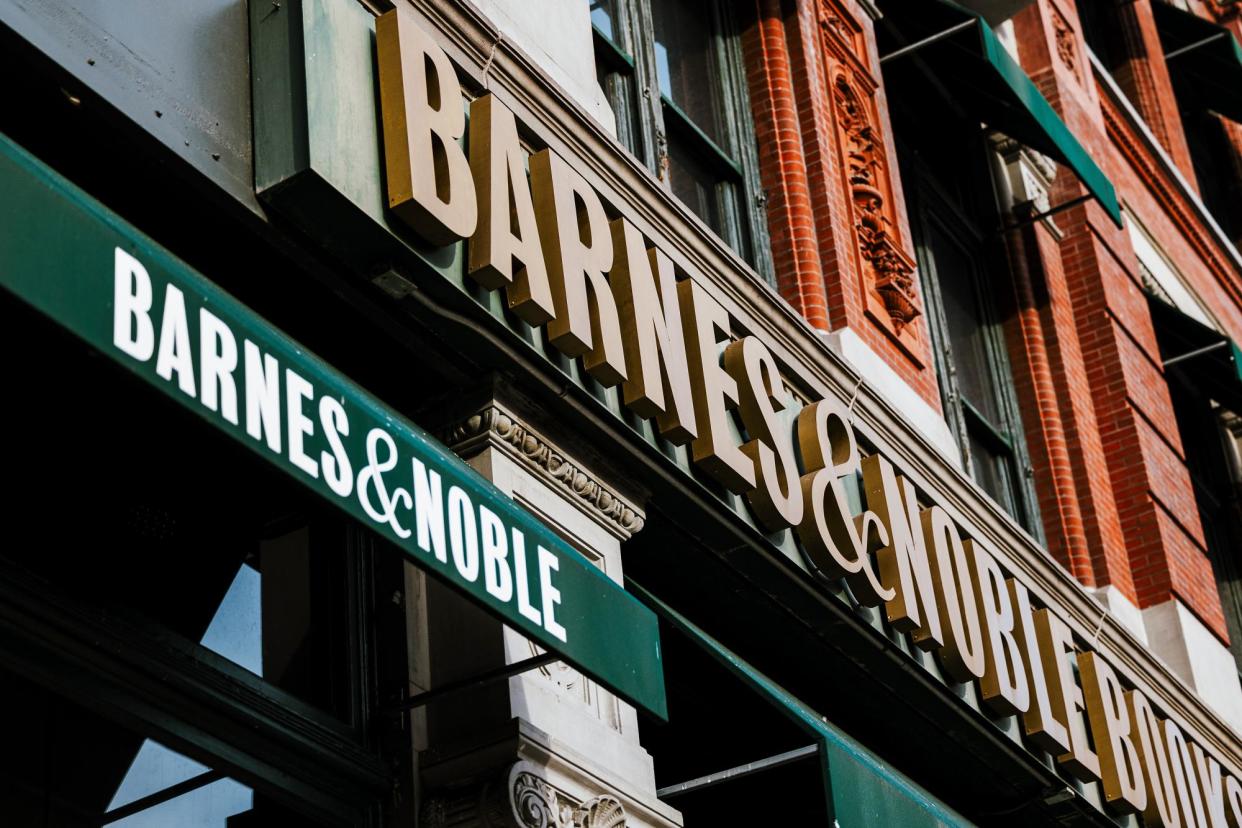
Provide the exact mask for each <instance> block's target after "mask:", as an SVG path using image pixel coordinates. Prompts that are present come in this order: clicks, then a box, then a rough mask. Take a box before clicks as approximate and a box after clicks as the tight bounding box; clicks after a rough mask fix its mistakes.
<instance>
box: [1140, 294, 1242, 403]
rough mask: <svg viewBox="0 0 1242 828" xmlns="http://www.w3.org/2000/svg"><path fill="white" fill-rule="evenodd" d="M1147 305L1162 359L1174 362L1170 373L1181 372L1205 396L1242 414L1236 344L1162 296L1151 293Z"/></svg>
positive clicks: (1241, 366) (1240, 358) (1241, 359)
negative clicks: (1161, 297)
mask: <svg viewBox="0 0 1242 828" xmlns="http://www.w3.org/2000/svg"><path fill="white" fill-rule="evenodd" d="M1147 304H1148V306H1149V307H1150V308H1151V321H1152V325H1153V326H1154V327H1155V329H1156V340H1157V342H1158V343H1159V344H1160V358H1161V359H1162V360H1164V361H1165V362H1166V363H1169V362H1170V361H1171V364H1169V365H1168V366H1167V370H1170V371H1178V372H1181V373H1182V374H1183V375H1184V376H1185V377H1187V378H1188V379H1189V380H1190V381H1191V383H1192V384H1193V385H1194V386H1195V387H1196V388H1198V389H1200V390H1201V391H1202V392H1203V393H1204V395H1205V396H1207V397H1210V398H1211V399H1213V400H1215V401H1216V402H1218V403H1220V404H1221V405H1222V406H1224V407H1225V408H1228V409H1229V410H1230V411H1233V412H1235V413H1239V414H1242V350H1239V348H1238V345H1237V343H1236V342H1234V341H1233V340H1232V339H1230V338H1229V337H1227V336H1225V335H1224V334H1222V333H1221V332H1219V331H1217V330H1215V329H1213V328H1210V327H1208V326H1207V325H1204V324H1203V323H1202V322H1200V321H1199V320H1197V319H1195V318H1194V317H1192V316H1188V315H1187V314H1185V313H1182V312H1181V311H1180V310H1178V309H1177V308H1175V307H1173V306H1172V305H1170V304H1169V303H1168V302H1165V301H1164V300H1163V299H1160V298H1159V297H1156V296H1153V295H1150V294H1149V295H1148V297H1147ZM1208 349H1210V350H1208ZM1192 354H1193V356H1191V355H1192Z"/></svg>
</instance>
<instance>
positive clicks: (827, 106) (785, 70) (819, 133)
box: [742, 0, 940, 411]
mask: <svg viewBox="0 0 1242 828" xmlns="http://www.w3.org/2000/svg"><path fill="white" fill-rule="evenodd" d="M749 2H750V3H752V4H753V15H754V17H753V19H752V20H751V21H750V23H749V24H748V25H747V26H746V28H745V30H744V32H743V37H742V45H743V51H744V54H745V58H746V63H747V68H748V76H749V86H750V90H749V91H750V99H751V109H752V112H753V115H754V118H755V130H756V137H757V139H758V143H759V147H760V154H761V159H760V163H761V176H762V180H763V187H764V190H765V193H766V196H767V204H768V227H769V232H770V233H771V235H772V239H773V254H774V261H775V266H776V276H777V286H778V289H779V290H780V292H781V295H782V296H784V297H785V299H787V300H788V301H789V302H790V303H791V304H792V305H793V306H794V307H795V308H798V309H799V310H800V311H801V312H802V313H803V315H804V316H806V317H807V319H808V320H809V321H810V322H811V323H812V324H813V325H815V326H816V327H820V328H823V329H825V330H830V331H831V330H839V329H841V328H846V327H848V328H850V329H851V330H852V331H853V332H854V333H856V334H857V335H858V336H859V338H860V339H862V341H863V342H865V343H866V344H867V345H868V346H869V347H870V348H871V349H872V350H874V351H875V352H876V353H878V354H879V355H880V356H881V357H882V358H883V359H884V360H885V361H886V362H887V363H888V364H889V365H890V366H892V367H893V369H894V370H895V371H896V372H897V374H898V375H899V376H901V377H902V379H904V380H905V381H906V382H907V383H908V384H909V385H910V386H911V387H913V388H914V390H915V391H916V392H917V393H918V394H919V395H920V396H921V397H922V398H923V399H924V400H926V401H927V402H928V403H929V404H930V405H931V406H932V408H933V409H935V410H936V411H939V410H940V393H939V386H938V385H937V381H936V377H935V373H934V368H933V363H932V359H931V351H930V345H929V338H928V332H927V326H926V324H925V321H924V319H923V318H922V317H918V318H916V319H915V320H914V321H913V322H912V323H910V324H907V325H905V326H904V327H902V328H901V329H900V331H897V330H895V329H894V327H895V326H894V325H893V324H891V323H890V321H889V319H888V316H887V314H885V313H884V312H883V305H882V302H881V301H880V299H879V294H878V293H876V292H875V291H874V290H873V289H872V285H871V281H872V277H871V275H870V274H869V273H868V271H867V262H866V260H865V258H864V257H863V256H862V254H861V253H860V241H859V237H858V231H857V229H856V224H857V213H856V208H855V205H854V198H853V195H852V193H851V190H850V184H849V181H848V180H847V177H846V175H845V169H846V166H847V162H846V155H847V151H848V150H847V148H845V147H844V146H843V139H842V128H841V117H840V112H839V111H838V109H839V107H838V103H837V99H836V96H835V93H834V85H833V84H834V78H835V77H836V76H837V74H838V73H840V72H842V71H844V72H847V73H849V74H850V76H851V77H854V78H857V79H858V80H859V82H860V84H861V87H860V88H861V89H862V91H864V92H868V91H870V92H871V94H870V96H869V97H868V99H867V101H866V102H865V103H866V105H867V106H869V107H870V108H871V109H870V113H869V114H870V116H871V117H872V118H873V119H874V127H875V129H876V132H877V134H879V135H880V137H881V138H882V139H883V140H882V146H881V147H880V149H879V151H878V155H879V161H880V167H881V168H882V171H881V172H880V174H879V175H880V176H882V177H883V178H884V179H886V180H884V181H883V182H882V183H883V186H881V187H880V188H879V189H881V190H882V192H883V202H884V203H883V207H882V209H883V211H884V212H885V214H886V220H887V221H888V222H889V225H888V233H889V235H890V237H891V238H892V239H893V241H894V243H895V245H896V247H897V248H898V249H899V251H900V254H901V255H902V256H904V257H905V258H906V259H908V260H910V261H911V262H912V261H913V255H912V254H913V251H912V249H911V246H910V233H909V225H908V222H907V219H906V216H905V206H904V201H903V198H902V193H901V189H900V182H899V181H898V180H897V173H896V164H895V161H894V160H893V159H895V153H894V148H893V146H892V140H891V137H890V133H891V130H890V129H889V124H888V117H887V108H886V105H885V101H884V97H883V90H882V88H876V89H871V88H870V85H871V84H874V83H876V82H877V81H878V78H879V68H878V63H876V58H875V39H874V34H873V32H872V30H871V26H870V18H869V17H867V15H866V14H865V13H864V12H863V11H862V9H861V8H860V7H859V6H858V5H857V3H856V2H855V0H842V2H840V3H836V2H832V0H797V2H793V0H785V2H781V1H780V0H749ZM750 14H751V11H750V9H749V8H748V11H747V16H748V17H749V16H750ZM841 44H845V45H846V50H847V51H848V54H844V55H843V54H840V53H838V52H836V51H834V49H838V48H841ZM812 242H813V243H812ZM782 248H783V249H782ZM913 295H914V301H915V303H916V304H917V305H918V306H919V307H920V308H921V307H922V297H921V294H920V292H919V290H918V288H917V285H916V286H915V288H914V294H913Z"/></svg>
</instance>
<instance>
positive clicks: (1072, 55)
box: [1052, 7, 1079, 77]
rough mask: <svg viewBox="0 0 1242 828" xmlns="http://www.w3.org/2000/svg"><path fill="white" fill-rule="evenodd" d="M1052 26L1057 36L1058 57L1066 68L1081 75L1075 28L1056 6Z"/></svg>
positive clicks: (1076, 74) (1053, 11)
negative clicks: (1071, 26)
mask: <svg viewBox="0 0 1242 828" xmlns="http://www.w3.org/2000/svg"><path fill="white" fill-rule="evenodd" d="M1052 28H1053V32H1054V35H1055V37H1056V44H1057V57H1059V58H1060V59H1061V64H1062V65H1063V66H1065V68H1066V69H1068V70H1070V71H1071V72H1073V73H1074V76H1075V77H1079V73H1078V45H1077V43H1076V42H1075V38H1074V30H1073V29H1072V28H1070V24H1069V21H1068V20H1066V19H1065V16H1064V15H1062V14H1061V12H1060V11H1058V10H1057V9H1056V7H1053V9H1052Z"/></svg>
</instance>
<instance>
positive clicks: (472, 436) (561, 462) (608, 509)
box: [445, 401, 645, 540]
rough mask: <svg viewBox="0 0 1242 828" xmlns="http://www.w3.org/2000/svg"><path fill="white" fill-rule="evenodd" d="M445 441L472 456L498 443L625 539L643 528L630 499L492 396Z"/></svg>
mask: <svg viewBox="0 0 1242 828" xmlns="http://www.w3.org/2000/svg"><path fill="white" fill-rule="evenodd" d="M445 442H446V443H448V445H449V446H450V447H451V448H452V449H453V450H454V451H456V452H457V453H458V454H459V455H462V456H464V457H470V456H473V455H475V454H478V453H479V452H480V451H482V450H483V448H484V447H486V446H492V447H494V448H497V449H499V450H501V451H503V452H505V453H506V454H507V455H509V456H510V457H512V458H513V459H514V460H516V461H517V462H519V463H521V464H522V465H524V466H526V467H527V468H529V469H530V470H531V471H533V472H534V473H535V474H536V475H537V476H539V477H542V478H543V479H544V480H546V481H547V482H548V483H549V484H550V485H551V486H552V487H553V488H555V489H559V490H560V491H562V492H564V493H566V494H568V495H569V496H570V497H571V498H572V500H573V502H575V503H576V504H578V505H579V506H580V507H582V508H583V509H584V510H586V511H587V512H588V514H590V515H591V516H592V517H594V518H595V519H596V520H597V521H599V522H600V523H601V524H603V525H604V526H605V528H607V529H608V530H609V531H611V532H613V533H614V534H616V535H618V536H619V537H620V538H622V539H623V540H625V539H628V538H630V537H631V536H633V535H634V534H635V533H636V532H638V531H640V530H641V529H642V528H643V523H644V520H645V518H644V515H643V513H642V512H641V511H640V510H639V509H638V507H637V506H635V505H634V504H632V503H630V502H628V501H626V500H625V499H623V498H622V497H621V495H619V494H618V493H617V492H616V491H615V490H613V489H611V488H609V487H607V486H605V485H604V484H602V483H601V482H600V481H599V480H598V478H596V477H595V476H594V475H593V474H592V473H591V472H589V471H587V470H586V469H585V468H583V467H582V465H581V464H580V463H578V462H577V461H575V460H572V459H571V458H569V457H568V456H567V455H566V454H565V453H563V452H562V451H560V450H559V449H557V448H556V446H554V445H553V444H552V443H551V442H550V441H549V440H547V438H545V437H543V436H542V435H541V434H539V433H538V432H536V431H535V430H534V429H532V428H531V427H530V426H528V425H527V424H526V423H524V422H522V421H521V420H519V419H518V418H517V416H516V415H514V414H513V413H512V412H510V411H508V410H506V409H505V408H503V407H502V406H501V405H500V404H498V403H496V402H495V401H493V402H491V403H488V404H487V405H486V406H485V407H484V408H482V409H480V410H479V411H476V412H475V413H473V414H471V415H470V416H469V417H467V418H466V419H465V420H464V421H462V422H460V423H458V424H457V425H456V426H453V427H452V428H450V429H449V430H448V431H447V433H446V434H445Z"/></svg>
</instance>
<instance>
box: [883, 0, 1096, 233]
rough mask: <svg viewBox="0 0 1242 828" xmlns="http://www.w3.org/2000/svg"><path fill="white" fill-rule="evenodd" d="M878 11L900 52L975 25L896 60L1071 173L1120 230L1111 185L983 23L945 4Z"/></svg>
mask: <svg viewBox="0 0 1242 828" xmlns="http://www.w3.org/2000/svg"><path fill="white" fill-rule="evenodd" d="M882 5H883V8H884V10H885V17H886V18H887V20H888V22H889V24H890V30H895V31H897V32H899V33H900V36H901V39H902V40H903V41H904V43H901V44H899V46H903V45H906V44H915V43H918V42H919V41H921V40H923V39H925V38H929V37H932V36H934V35H937V34H940V33H942V32H946V31H948V30H949V29H952V28H953V27H954V26H960V25H961V24H962V23H963V22H972V21H973V23H974V25H970V26H967V27H964V28H962V29H960V30H959V31H957V32H954V33H953V34H951V35H949V36H947V37H944V38H942V39H940V40H936V41H935V42H931V43H928V44H927V45H926V46H923V47H922V48H920V49H918V50H917V51H916V52H914V53H913V54H912V55H909V56H903V57H898V58H896V59H895V60H896V61H906V60H910V59H911V58H917V59H918V60H920V61H922V62H923V63H924V64H925V65H926V66H927V67H928V68H930V70H931V71H932V72H934V73H935V75H936V78H937V79H938V80H939V81H940V83H941V84H942V85H943V86H944V87H945V88H946V89H948V90H949V91H950V92H951V94H952V95H953V96H954V98H955V100H956V102H957V103H958V104H959V105H960V106H961V107H962V109H964V110H966V111H968V112H970V113H971V114H972V115H973V116H975V117H977V118H978V119H979V120H980V121H982V122H984V123H986V124H987V125H988V126H989V127H991V128H993V129H997V130H1000V131H1001V132H1003V133H1005V134H1006V135H1009V136H1010V137H1012V138H1015V139H1017V140H1019V141H1021V142H1022V143H1024V144H1026V145H1027V146H1029V147H1031V148H1033V149H1036V150H1038V151H1039V152H1042V153H1043V154H1045V155H1047V156H1050V157H1051V158H1054V159H1055V160H1057V161H1058V162H1060V163H1061V164H1063V165H1065V166H1066V167H1068V168H1069V169H1071V170H1072V171H1073V172H1074V175H1076V176H1077V177H1078V180H1079V181H1081V182H1082V185H1083V186H1084V187H1085V188H1086V189H1087V192H1088V193H1090V194H1091V196H1093V197H1094V198H1095V199H1096V201H1098V202H1099V204H1100V206H1101V207H1103V208H1104V210H1105V212H1107V213H1108V215H1109V216H1110V217H1111V218H1112V220H1113V221H1114V222H1115V223H1116V224H1117V226H1118V227H1120V226H1121V208H1120V206H1119V205H1118V203H1117V193H1116V191H1115V190H1114V189H1113V185H1112V182H1110V181H1109V180H1108V177H1107V176H1105V175H1104V173H1103V171H1101V170H1100V168H1099V167H1098V166H1097V165H1096V163H1095V161H1094V160H1092V158H1091V156H1090V155H1089V154H1088V153H1087V150H1086V149H1085V148H1084V147H1083V145H1082V144H1081V143H1079V141H1078V139H1077V138H1075V137H1074V134H1073V133H1072V132H1070V129H1069V127H1068V126H1066V125H1065V122H1064V121H1062V120H1061V118H1060V116H1058V115H1057V113H1056V111H1055V110H1054V109H1053V108H1052V105H1051V104H1049V103H1048V100H1047V99H1046V98H1045V97H1044V96H1043V95H1042V94H1040V91H1039V89H1038V88H1036V86H1035V84H1034V83H1033V82H1032V81H1031V79H1030V78H1029V77H1027V75H1026V73H1025V72H1024V71H1023V70H1022V67H1021V66H1019V65H1018V63H1017V61H1015V60H1014V59H1013V58H1012V57H1011V56H1010V55H1009V52H1008V51H1006V49H1005V47H1004V46H1003V45H1002V44H1001V43H1000V41H999V40H998V39H997V37H996V33H995V32H994V31H992V27H991V26H989V25H988V24H987V23H986V22H985V21H984V20H983V18H982V17H980V16H979V15H978V14H976V13H975V12H973V11H970V10H969V9H965V8H963V7H961V6H959V5H957V4H956V3H953V2H950V0H886V2H884V3H883V4H882Z"/></svg>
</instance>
